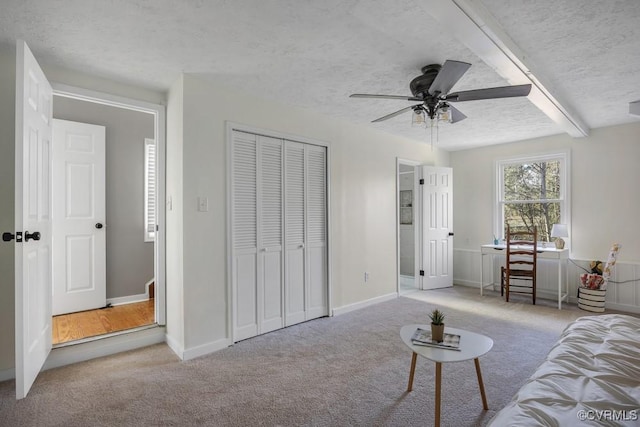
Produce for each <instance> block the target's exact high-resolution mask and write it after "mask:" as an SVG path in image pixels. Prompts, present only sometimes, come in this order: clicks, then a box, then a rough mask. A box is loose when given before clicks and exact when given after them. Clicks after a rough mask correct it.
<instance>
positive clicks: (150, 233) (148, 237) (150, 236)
mask: <svg viewBox="0 0 640 427" xmlns="http://www.w3.org/2000/svg"><path fill="white" fill-rule="evenodd" d="M150 146H153V147H154V150H153V156H154V159H153V166H154V169H156V165H157V159H158V156H157V147H156V141H155V140H154V139H152V138H145V139H144V199H143V203H144V218H143V223H144V241H145V242H154V241H155V235H156V233H155V227H154V230H149V172H150V171H149V155H150V150H149V147H150ZM156 176H157V174H156V173H154V195H153V197H154V198H155V199H156V200H155V201H154V204H153V205H154V209H155V210H156V211H157V208H158V205H157V187H158V185H157V182H156ZM153 217H154V219H155V220H156V221H157V215H156V213H155V212H154V215H153Z"/></svg>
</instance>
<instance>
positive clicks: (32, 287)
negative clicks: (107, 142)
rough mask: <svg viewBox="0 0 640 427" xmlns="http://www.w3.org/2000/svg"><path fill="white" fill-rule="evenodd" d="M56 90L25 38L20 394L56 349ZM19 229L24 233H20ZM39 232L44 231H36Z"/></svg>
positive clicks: (19, 131) (20, 91)
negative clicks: (53, 244) (53, 216)
mask: <svg viewBox="0 0 640 427" xmlns="http://www.w3.org/2000/svg"><path fill="white" fill-rule="evenodd" d="M52 98H53V91H52V89H51V85H50V84H49V82H48V81H47V79H46V77H45V75H44V73H43V72H42V70H41V69H40V66H39V65H38V62H37V61H36V59H35V58H34V56H33V54H32V53H31V51H30V50H29V47H28V46H27V44H26V43H25V42H24V41H21V40H18V42H17V45H16V129H15V133H16V171H15V173H16V176H15V180H16V182H15V185H16V192H15V193H16V196H15V197H16V199H15V210H16V212H15V223H16V231H17V232H16V237H18V239H16V245H15V261H16V273H15V298H16V319H15V322H16V324H15V332H16V361H15V365H16V366H15V368H16V398H18V399H22V398H24V397H25V396H26V395H27V393H28V392H29V389H30V388H31V385H32V384H33V382H34V381H35V379H36V377H37V375H38V373H39V372H40V369H41V368H42V365H43V364H44V362H45V360H46V358H47V356H48V355H49V352H50V351H51V341H52V336H51V335H52V332H51V323H52V322H51V119H52ZM18 232H19V233H21V234H22V236H20V235H19V234H18ZM36 233H39V236H38V235H37V234H36Z"/></svg>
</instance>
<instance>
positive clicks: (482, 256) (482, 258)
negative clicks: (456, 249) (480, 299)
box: [480, 250, 484, 296]
mask: <svg viewBox="0 0 640 427" xmlns="http://www.w3.org/2000/svg"><path fill="white" fill-rule="evenodd" d="M483 284H484V254H483V253H482V250H480V296H482V291H483V290H484V288H483V287H482V285H483Z"/></svg>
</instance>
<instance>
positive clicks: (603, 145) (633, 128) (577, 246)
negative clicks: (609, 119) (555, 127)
mask: <svg viewBox="0 0 640 427" xmlns="http://www.w3.org/2000/svg"><path fill="white" fill-rule="evenodd" d="M567 149H568V150H570V158H571V177H570V181H571V182H570V189H571V237H570V240H571V258H572V259H576V260H580V261H585V260H586V261H588V260H593V259H600V260H606V257H607V254H608V251H609V248H610V246H611V244H612V243H613V242H619V243H621V244H622V249H621V251H620V254H619V263H620V264H627V265H630V266H633V265H635V264H639V263H640V227H638V218H640V197H639V196H638V194H639V193H638V183H640V167H639V164H640V123H632V124H626V125H620V126H612V127H608V128H600V129H594V130H592V132H591V135H590V136H588V137H586V138H577V139H574V138H571V137H569V136H567V135H556V136H551V137H545V138H538V139H534V140H529V141H523V142H517V143H511V144H501V145H495V146H491V147H486V148H478V149H472V150H463V151H456V152H453V153H451V166H452V167H453V170H454V186H455V196H454V201H453V212H454V224H455V230H456V234H455V237H454V248H455V249H454V250H455V252H454V266H455V267H454V268H455V269H454V282H455V283H460V282H462V283H465V284H474V283H475V284H477V283H479V276H480V272H479V265H480V264H479V247H480V245H482V244H486V243H490V242H491V240H492V239H493V209H494V208H493V201H494V179H495V178H494V170H495V161H496V160H497V159H502V158H508V157H512V156H522V155H529V154H536V153H545V152H553V151H556V150H567ZM470 254H471V255H473V256H471V255H470ZM635 270H636V269H635V268H633V267H628V268H627V267H625V268H620V271H619V272H618V273H619V274H620V275H621V276H620V277H618V280H622V275H625V278H624V280H626V279H631V278H637V277H638V276H633V274H634V273H633V272H634V271H635ZM626 271H628V273H624V272H626ZM575 274H577V271H574V272H572V275H575ZM570 283H572V286H573V284H575V277H570ZM629 289H632V290H633V289H635V290H633V292H634V294H633V295H634V296H633V297H632V298H631V299H630V300H629V293H628V292H631V291H629ZM618 294H619V295H621V296H620V301H619V303H621V304H622V303H629V304H631V305H633V306H637V305H640V287H639V286H638V283H632V284H628V285H620V289H619V292H618ZM625 299H626V302H625Z"/></svg>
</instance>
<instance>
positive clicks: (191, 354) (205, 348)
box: [182, 338, 232, 360]
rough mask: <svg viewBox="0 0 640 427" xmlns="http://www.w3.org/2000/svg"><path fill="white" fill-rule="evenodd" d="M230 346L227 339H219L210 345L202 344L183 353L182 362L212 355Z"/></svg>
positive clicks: (229, 341)
mask: <svg viewBox="0 0 640 427" xmlns="http://www.w3.org/2000/svg"><path fill="white" fill-rule="evenodd" d="M231 344H232V342H231V340H230V339H228V338H223V339H219V340H217V341H213V342H210V343H206V344H202V345H199V346H197V347H192V348H188V349H186V350H185V351H184V352H183V357H182V360H191V359H195V358H196V357H200V356H204V355H205V354H209V353H214V352H216V351H219V350H222V349H224V348H227V347H229V346H230V345H231Z"/></svg>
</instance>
